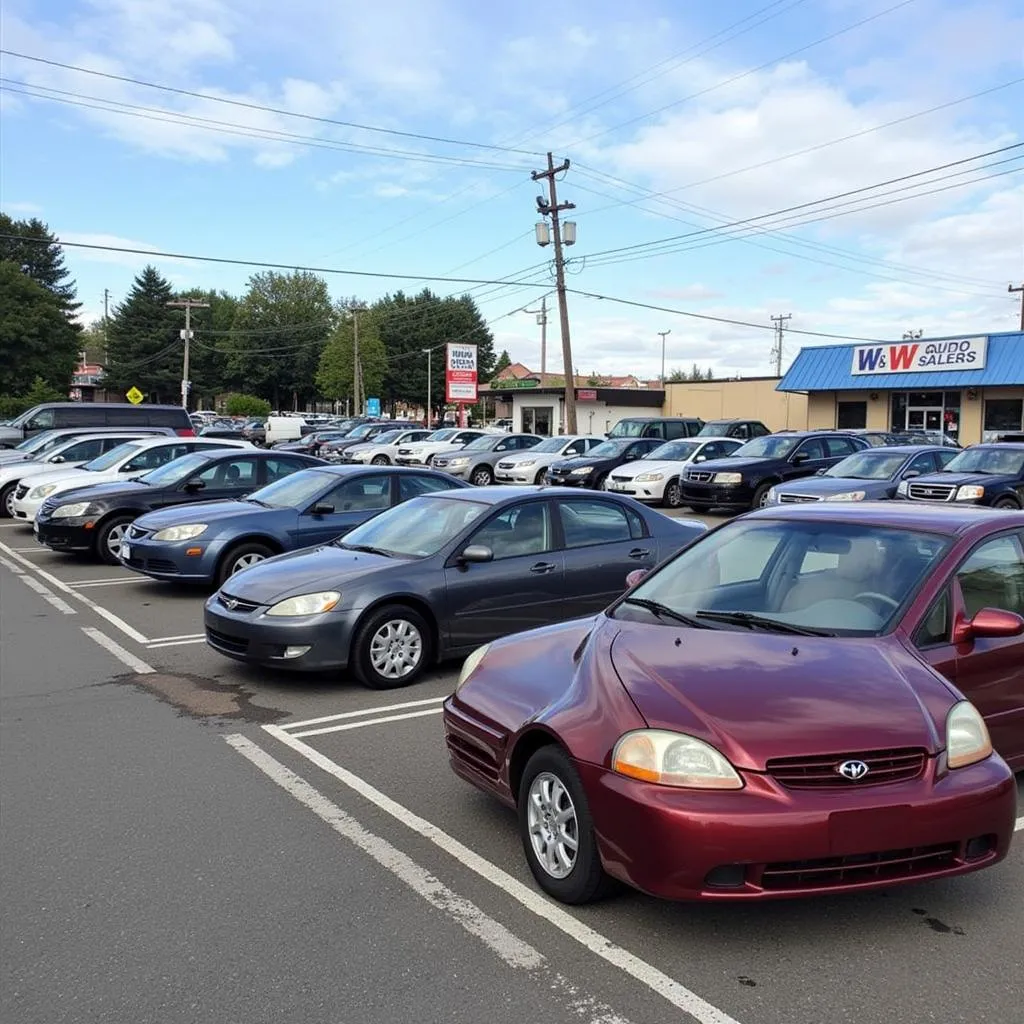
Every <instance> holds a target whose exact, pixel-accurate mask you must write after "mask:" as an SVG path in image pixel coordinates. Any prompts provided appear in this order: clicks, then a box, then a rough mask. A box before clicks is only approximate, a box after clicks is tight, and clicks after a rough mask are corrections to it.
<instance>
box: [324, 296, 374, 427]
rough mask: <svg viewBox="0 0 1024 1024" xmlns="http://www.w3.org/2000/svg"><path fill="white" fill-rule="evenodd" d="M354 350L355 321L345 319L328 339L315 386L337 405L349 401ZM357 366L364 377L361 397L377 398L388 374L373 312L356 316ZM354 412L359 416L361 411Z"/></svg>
mask: <svg viewBox="0 0 1024 1024" xmlns="http://www.w3.org/2000/svg"><path fill="white" fill-rule="evenodd" d="M354 347H355V331H354V320H353V318H352V317H351V316H344V317H343V318H342V319H341V320H339V322H338V326H337V327H335V329H334V332H333V333H332V334H331V336H330V338H329V339H328V341H327V345H326V346H325V348H324V350H323V352H322V353H321V355H320V365H319V367H318V369H317V372H316V386H317V388H318V389H319V391H320V394H322V395H323V396H324V397H325V398H330V399H332V400H334V401H339V402H345V401H351V400H352V397H353V387H354V383H355V381H354V377H355V372H354V367H353V358H352V357H353V350H354ZM359 365H360V367H361V369H362V374H363V397H364V398H372V397H375V396H376V397H380V395H381V389H382V388H383V387H384V379H385V377H386V376H387V372H388V353H387V349H386V348H385V347H384V342H383V341H381V338H380V329H379V324H378V323H377V315H376V314H375V313H374V311H372V310H366V311H361V312H360V313H359ZM355 411H356V412H357V413H359V412H362V410H361V409H359V410H355Z"/></svg>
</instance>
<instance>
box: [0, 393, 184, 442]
mask: <svg viewBox="0 0 1024 1024" xmlns="http://www.w3.org/2000/svg"><path fill="white" fill-rule="evenodd" d="M68 427H75V428H78V429H86V430H92V429H96V428H99V429H101V430H102V429H103V428H104V427H164V428H169V429H171V430H173V431H174V433H175V434H177V435H178V436H179V437H195V429H194V428H193V424H192V420H191V419H190V418H189V415H188V413H187V412H186V411H185V410H184V409H183V408H182V407H181V406H180V405H146V404H142V405H130V404H129V403H127V402H46V403H44V404H43V405H37V406H34V407H33V408H31V409H29V410H28V411H27V412H23V413H22V414H21V415H20V416H19V417H17V419H13V420H11V422H10V423H4V424H3V425H0V448H12V447H14V445H16V444H19V443H20V442H21V441H24V440H25V438H27V437H32V436H33V435H34V434H38V433H40V432H41V431H43V430H59V429H64V428H68Z"/></svg>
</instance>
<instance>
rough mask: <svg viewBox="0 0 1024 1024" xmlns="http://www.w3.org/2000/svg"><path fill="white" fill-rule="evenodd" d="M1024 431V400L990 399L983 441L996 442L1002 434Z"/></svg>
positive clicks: (987, 404) (987, 406)
mask: <svg viewBox="0 0 1024 1024" xmlns="http://www.w3.org/2000/svg"><path fill="white" fill-rule="evenodd" d="M1021 429H1024V399H1020V398H990V399H988V400H987V401H986V402H985V422H984V425H983V427H982V435H981V439H982V441H994V440H995V439H996V438H997V437H998V436H999V435H1000V434H1005V433H1009V432H1012V431H1016V430H1021Z"/></svg>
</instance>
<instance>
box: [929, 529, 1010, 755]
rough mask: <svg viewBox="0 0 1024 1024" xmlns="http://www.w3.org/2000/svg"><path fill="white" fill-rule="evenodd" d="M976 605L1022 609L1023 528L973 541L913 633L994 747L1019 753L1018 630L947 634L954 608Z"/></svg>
mask: <svg viewBox="0 0 1024 1024" xmlns="http://www.w3.org/2000/svg"><path fill="white" fill-rule="evenodd" d="M982 608H1001V609H1003V610H1004V611H1010V612H1014V613H1016V614H1017V615H1024V531H1007V532H1006V533H1003V534H999V535H997V536H995V537H990V538H988V539H986V540H984V541H981V542H980V543H979V544H977V545H976V546H975V547H974V549H973V550H972V551H971V552H970V553H969V554H968V555H967V557H966V558H965V559H964V560H963V561H962V562H961V563H960V565H959V566H958V568H957V570H956V572H955V574H954V576H953V579H952V581H951V582H950V585H949V586H948V587H946V588H945V589H944V590H943V592H942V594H941V595H940V596H939V597H938V598H937V599H936V601H935V603H934V604H933V605H932V608H931V609H930V610H929V612H928V614H927V615H926V616H925V618H924V620H923V621H922V623H921V626H920V627H919V628H918V630H917V632H916V634H915V636H914V642H915V644H916V646H917V648H918V651H919V653H920V655H921V657H922V658H924V660H925V661H927V662H928V664H929V665H931V666H932V668H934V669H935V670H936V671H937V672H941V673H942V675H944V676H946V678H948V679H950V680H951V681H952V682H953V683H954V684H955V685H956V686H957V687H958V688H959V689H960V690H961V691H962V692H963V694H964V696H966V697H967V698H968V699H969V700H970V701H972V702H973V703H974V705H975V706H976V707H977V708H978V710H979V711H980V712H981V713H982V715H983V716H984V718H985V722H986V724H987V725H988V728H989V733H990V735H991V737H992V743H993V745H994V746H995V748H996V750H997V751H999V752H1000V753H1001V754H1002V755H1003V756H1004V757H1012V758H1022V757H1024V635H1022V636H1015V637H1000V638H995V637H983V638H981V637H979V638H977V639H974V640H971V641H969V642H968V643H966V644H954V643H953V640H952V632H953V620H954V616H955V615H956V614H957V612H958V611H962V614H963V615H964V617H966V618H967V619H972V618H973V617H974V616H975V615H976V614H977V613H978V612H979V611H980V610H981V609H982ZM1017 767H1018V768H1019V767H1021V766H1020V764H1018V765H1017Z"/></svg>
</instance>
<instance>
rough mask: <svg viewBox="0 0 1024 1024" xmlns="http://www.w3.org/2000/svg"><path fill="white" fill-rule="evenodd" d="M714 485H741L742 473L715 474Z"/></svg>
mask: <svg viewBox="0 0 1024 1024" xmlns="http://www.w3.org/2000/svg"><path fill="white" fill-rule="evenodd" d="M715 483H716V484H741V483H743V474H742V473H716V474H715Z"/></svg>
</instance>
